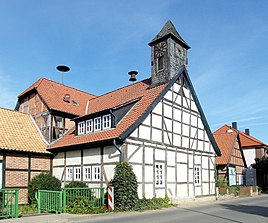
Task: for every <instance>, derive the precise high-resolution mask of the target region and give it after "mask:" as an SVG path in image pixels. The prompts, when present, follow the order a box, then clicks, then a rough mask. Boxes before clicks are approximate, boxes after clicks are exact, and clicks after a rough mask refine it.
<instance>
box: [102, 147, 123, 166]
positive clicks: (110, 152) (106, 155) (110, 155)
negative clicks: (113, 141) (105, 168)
mask: <svg viewBox="0 0 268 223" xmlns="http://www.w3.org/2000/svg"><path fill="white" fill-rule="evenodd" d="M119 155H120V153H119V152H118V151H117V149H116V148H115V147H114V146H105V147H104V149H103V162H104V163H107V162H119Z"/></svg>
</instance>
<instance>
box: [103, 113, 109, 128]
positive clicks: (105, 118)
mask: <svg viewBox="0 0 268 223" xmlns="http://www.w3.org/2000/svg"><path fill="white" fill-rule="evenodd" d="M102 124H103V126H102V128H103V129H109V128H111V115H104V116H103V117H102Z"/></svg>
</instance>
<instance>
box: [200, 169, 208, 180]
mask: <svg viewBox="0 0 268 223" xmlns="http://www.w3.org/2000/svg"><path fill="white" fill-rule="evenodd" d="M202 181H203V182H208V181H209V170H204V169H202Z"/></svg>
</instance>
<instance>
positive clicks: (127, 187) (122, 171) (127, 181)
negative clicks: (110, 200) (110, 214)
mask: <svg viewBox="0 0 268 223" xmlns="http://www.w3.org/2000/svg"><path fill="white" fill-rule="evenodd" d="M111 184H112V186H113V187H114V201H115V207H116V208H118V209H120V210H125V211H126V210H131V209H134V208H135V206H136V204H137V201H138V199H139V198H138V183H137V178H136V175H135V173H134V172H133V168H132V166H131V165H130V164H128V163H118V164H117V165H116V168H115V175H114V178H113V180H112V182H111Z"/></svg>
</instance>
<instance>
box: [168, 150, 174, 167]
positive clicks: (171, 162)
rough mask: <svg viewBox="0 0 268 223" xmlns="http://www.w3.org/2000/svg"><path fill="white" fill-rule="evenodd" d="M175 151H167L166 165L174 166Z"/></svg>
mask: <svg viewBox="0 0 268 223" xmlns="http://www.w3.org/2000/svg"><path fill="white" fill-rule="evenodd" d="M175 155H176V152H171V151H167V165H169V166H175V165H176V157H175Z"/></svg>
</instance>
